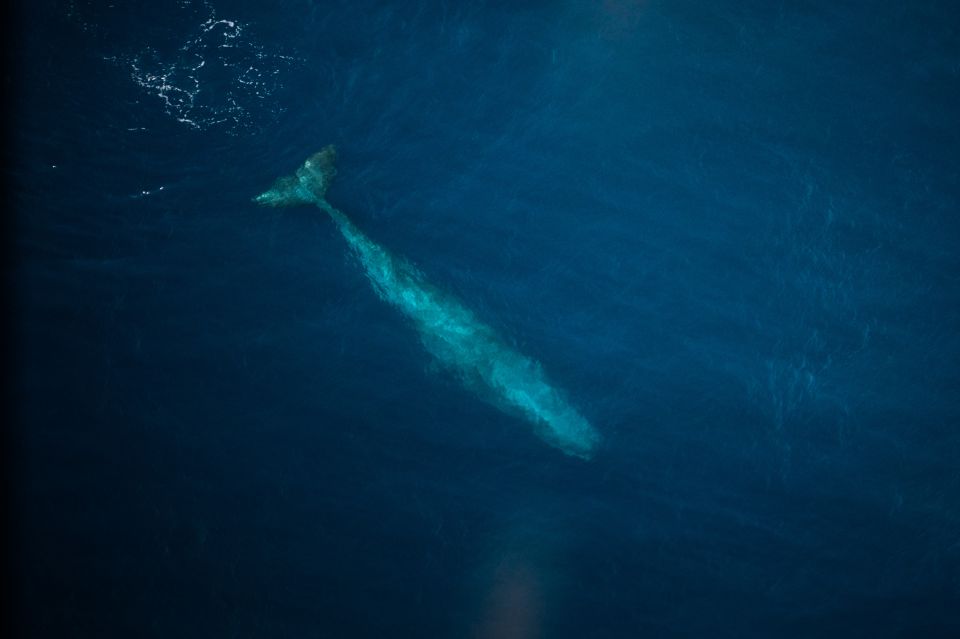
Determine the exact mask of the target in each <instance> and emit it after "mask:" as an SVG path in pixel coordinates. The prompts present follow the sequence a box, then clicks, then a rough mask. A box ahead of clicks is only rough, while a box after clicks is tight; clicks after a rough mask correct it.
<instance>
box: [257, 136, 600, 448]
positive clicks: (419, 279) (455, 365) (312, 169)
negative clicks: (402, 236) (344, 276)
mask: <svg viewBox="0 0 960 639" xmlns="http://www.w3.org/2000/svg"><path fill="white" fill-rule="evenodd" d="M334 159H335V155H334V151H333V149H332V147H328V148H327V149H325V150H324V151H322V152H321V153H319V154H316V155H314V156H312V157H311V158H310V159H309V160H307V162H306V163H304V166H303V167H301V169H300V170H299V171H297V173H296V175H295V176H290V177H288V178H281V179H280V180H278V181H277V183H276V184H275V185H274V187H273V188H272V189H270V190H269V191H266V192H265V193H263V194H262V195H260V196H258V197H256V198H254V201H256V202H258V203H260V204H264V205H267V206H288V205H291V204H305V203H313V204H315V205H317V206H318V207H319V208H321V209H322V210H324V211H326V212H327V214H328V215H329V216H330V218H331V219H332V220H333V221H334V223H335V224H336V225H337V228H338V229H339V230H340V233H341V234H342V235H343V237H344V238H345V239H346V241H347V243H348V244H349V245H350V248H352V249H353V251H354V252H355V253H356V255H357V257H358V259H359V260H360V263H361V264H362V265H363V269H364V271H365V273H366V275H367V278H368V279H369V280H370V283H371V284H372V285H373V288H374V290H375V291H376V293H377V295H378V296H379V297H380V298H381V299H382V300H384V301H385V302H388V303H389V304H391V305H392V306H394V307H396V308H397V309H399V310H400V312H401V313H403V314H404V315H405V316H406V317H408V318H409V319H410V320H411V321H412V322H413V325H414V326H415V327H416V329H417V332H418V333H419V334H420V337H421V339H422V341H423V344H424V346H425V347H426V348H427V350H428V351H429V352H430V353H431V354H432V355H433V356H434V357H436V358H437V360H438V361H439V362H440V363H441V364H443V365H444V366H445V367H446V368H447V369H449V370H451V371H453V372H454V373H455V374H456V375H457V376H458V377H459V378H460V379H461V380H462V381H463V383H464V384H465V385H466V386H467V387H468V388H469V389H471V390H473V391H474V392H476V393H477V394H478V395H480V396H481V397H483V398H484V399H486V400H488V401H490V402H492V403H493V404H494V405H495V406H497V407H498V408H500V409H501V410H504V411H505V412H508V413H513V414H519V415H521V416H522V417H523V418H525V419H526V420H527V421H528V422H530V423H531V424H532V425H533V427H534V431H535V432H536V434H537V435H538V436H539V437H540V438H541V439H543V440H544V441H545V442H547V443H548V444H550V445H552V446H555V447H556V448H558V449H560V450H561V451H563V452H564V453H566V454H568V455H573V456H576V457H580V458H582V459H590V457H592V455H593V453H594V452H595V450H596V448H597V446H598V444H599V443H600V435H599V433H598V432H597V431H596V430H595V429H594V428H593V426H592V425H591V424H590V422H588V421H587V420H586V418H584V417H583V416H582V415H581V414H580V413H579V412H578V411H577V410H576V409H575V408H574V407H573V406H571V405H570V404H569V403H568V402H567V401H566V399H564V397H563V393H562V392H561V391H560V390H559V389H557V388H556V387H554V386H553V385H552V384H551V383H550V382H549V381H548V379H547V377H546V375H545V374H544V372H543V370H542V367H541V365H540V363H539V362H537V361H536V360H534V359H532V358H530V357H527V356H526V355H524V354H522V353H520V352H518V351H516V350H515V349H513V348H511V347H510V346H509V345H508V344H507V343H506V342H505V341H504V340H503V339H502V338H501V337H500V336H499V335H497V333H496V331H494V330H493V329H492V328H491V327H490V326H487V325H486V324H484V323H483V322H481V321H480V320H479V319H478V318H477V317H476V315H474V313H473V312H472V311H471V310H470V309H468V308H466V307H465V306H464V305H463V304H461V303H460V302H459V301H458V300H457V299H455V298H454V297H453V296H451V295H449V294H447V293H444V292H443V291H441V290H439V289H438V288H437V287H435V286H433V285H432V284H430V283H429V282H428V281H427V279H426V278H425V277H424V275H423V273H422V272H421V271H420V270H419V269H417V268H416V267H415V266H414V265H413V264H411V263H410V262H408V261H406V260H404V259H403V258H400V257H397V256H394V255H392V254H390V252H389V251H387V250H386V249H384V248H383V247H382V246H380V245H378V244H377V243H375V242H374V241H372V240H371V239H370V238H369V237H367V236H366V235H365V234H364V233H363V232H362V231H360V229H358V228H357V227H356V225H354V224H353V222H352V221H351V220H350V218H348V217H347V216H346V215H345V214H344V213H343V212H342V211H340V210H339V209H336V208H334V207H333V206H331V205H330V203H329V202H327V200H326V197H325V194H326V189H327V186H329V182H330V179H331V178H332V176H333V175H334V174H335V170H334V169H333V164H332V163H333V160H334Z"/></svg>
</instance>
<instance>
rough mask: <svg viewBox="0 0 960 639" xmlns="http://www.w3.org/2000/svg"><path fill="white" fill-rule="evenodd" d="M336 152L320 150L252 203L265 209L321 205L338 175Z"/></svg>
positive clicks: (334, 148) (330, 148)
mask: <svg viewBox="0 0 960 639" xmlns="http://www.w3.org/2000/svg"><path fill="white" fill-rule="evenodd" d="M336 163H337V149H336V147H334V146H333V145H332V144H328V145H327V146H325V147H323V148H322V149H320V151H318V152H317V153H314V154H313V155H311V156H310V157H309V158H307V161H306V162H304V163H303V166H301V167H300V168H299V169H297V171H296V173H294V174H293V175H286V176H284V177H282V178H280V179H278V180H277V181H276V182H274V183H273V186H271V187H270V188H269V189H268V190H266V191H264V192H263V193H261V194H260V195H258V196H257V197H255V198H253V201H254V202H256V203H257V204H262V205H264V206H296V205H298V204H318V203H320V202H323V201H324V200H325V198H326V195H327V189H328V188H329V187H330V183H331V182H332V181H333V176H335V175H336V174H337V167H336Z"/></svg>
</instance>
